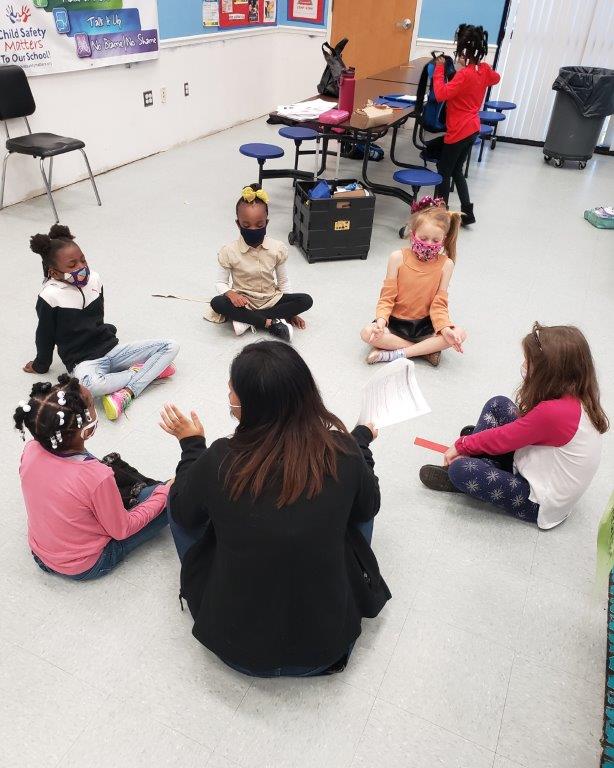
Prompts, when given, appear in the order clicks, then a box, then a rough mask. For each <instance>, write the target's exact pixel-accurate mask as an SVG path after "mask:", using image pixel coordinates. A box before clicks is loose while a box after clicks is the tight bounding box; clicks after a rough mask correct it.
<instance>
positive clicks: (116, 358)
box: [23, 224, 179, 420]
mask: <svg viewBox="0 0 614 768" xmlns="http://www.w3.org/2000/svg"><path fill="white" fill-rule="evenodd" d="M74 239H75V238H74V236H73V235H72V234H71V232H70V230H69V229H68V227H64V226H62V225H60V224H54V225H53V226H52V227H51V229H50V231H49V234H48V235H40V234H39V235H34V236H33V237H32V238H31V239H30V248H31V249H32V250H33V251H34V253H37V254H38V255H39V256H40V257H41V258H42V261H43V275H44V277H45V280H44V282H43V287H42V289H41V291H40V293H39V295H38V301H37V302H36V313H37V315H38V328H37V329H36V357H35V359H34V360H32V361H31V362H29V363H27V364H26V365H25V366H24V369H23V370H24V371H26V372H27V373H47V371H48V370H49V367H50V365H51V361H52V359H53V349H54V347H55V346H57V348H58V354H59V356H60V358H61V360H62V362H63V363H64V365H65V366H66V369H67V370H68V372H69V373H73V374H74V375H75V376H76V377H77V378H78V379H79V380H80V381H81V383H82V384H83V386H85V387H87V388H88V389H89V390H90V392H91V393H92V395H93V396H94V397H99V396H102V404H103V407H104V411H105V413H106V415H107V416H108V417H109V419H111V420H115V419H117V418H118V416H119V415H120V414H121V413H122V412H123V411H125V410H126V408H128V406H129V405H130V404H131V403H132V401H133V399H134V398H135V397H138V396H139V395H140V394H141V392H142V391H143V390H144V389H145V387H147V386H149V384H151V383H152V381H154V380H155V379H164V378H167V377H169V376H172V375H173V374H174V373H175V366H174V365H172V361H173V360H174V359H175V357H176V356H177V353H178V352H179V345H178V344H177V342H175V341H170V340H164V339H157V340H150V341H140V342H136V343H132V344H120V343H119V340H118V338H117V336H116V335H115V334H116V331H117V329H116V328H115V326H113V325H109V324H108V323H105V322H104V295H103V290H102V281H101V279H100V276H99V275H98V273H97V272H92V271H90V268H89V266H88V264H87V261H86V259H85V256H84V255H83V252H82V250H81V249H80V248H79V246H78V245H77V244H76V243H75V242H74Z"/></svg>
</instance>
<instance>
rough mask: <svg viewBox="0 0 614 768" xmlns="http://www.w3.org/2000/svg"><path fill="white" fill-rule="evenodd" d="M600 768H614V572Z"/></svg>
mask: <svg viewBox="0 0 614 768" xmlns="http://www.w3.org/2000/svg"><path fill="white" fill-rule="evenodd" d="M601 743H602V745H603V752H602V754H601V762H600V767H601V768H614V571H611V572H610V584H609V588H608V653H607V660H606V669H605V712H604V715H603V738H602V740H601Z"/></svg>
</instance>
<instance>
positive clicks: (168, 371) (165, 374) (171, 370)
mask: <svg viewBox="0 0 614 768" xmlns="http://www.w3.org/2000/svg"><path fill="white" fill-rule="evenodd" d="M142 367H143V363H139V364H138V365H131V366H130V370H131V371H134V372H135V373H136V372H138V371H140V370H141V368H142ZM176 372H177V368H175V363H170V364H169V365H167V366H166V368H165V369H164V370H163V371H162V373H160V374H158V375H157V376H156V379H168V378H170V377H171V376H174V375H175V373H176Z"/></svg>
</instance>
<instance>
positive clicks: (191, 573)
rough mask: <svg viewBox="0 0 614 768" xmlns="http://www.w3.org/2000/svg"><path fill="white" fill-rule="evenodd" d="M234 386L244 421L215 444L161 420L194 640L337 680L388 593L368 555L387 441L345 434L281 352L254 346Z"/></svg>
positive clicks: (257, 667)
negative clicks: (376, 444)
mask: <svg viewBox="0 0 614 768" xmlns="http://www.w3.org/2000/svg"><path fill="white" fill-rule="evenodd" d="M229 389H230V392H229V401H230V407H231V412H232V413H233V414H234V415H235V416H236V418H237V419H238V420H239V424H238V426H237V428H236V430H235V432H234V434H233V435H232V436H231V437H229V438H223V439H220V440H216V441H215V442H214V443H212V444H211V446H210V447H209V448H207V446H206V443H205V437H204V429H203V427H202V425H201V423H200V421H199V419H198V416H197V415H196V414H195V413H194V412H192V414H191V418H187V417H186V416H184V415H183V414H182V413H181V412H180V411H179V410H178V409H177V408H176V407H175V406H172V405H169V406H167V407H166V408H165V411H164V412H163V413H162V419H163V421H162V423H161V426H162V428H163V429H164V430H165V431H166V432H168V433H169V434H171V435H174V436H175V437H177V438H178V439H179V441H180V443H181V449H182V456H181V461H180V462H179V465H178V467H177V472H176V478H175V483H174V485H173V487H172V491H171V494H170V496H169V519H170V525H171V531H172V533H173V536H174V539H175V544H176V546H177V551H178V554H179V558H180V560H181V562H182V567H181V594H182V597H184V598H185V599H186V600H187V603H188V606H189V608H190V611H191V613H192V616H193V617H194V620H195V624H194V628H193V634H194V636H195V637H196V638H197V639H198V640H199V641H200V642H201V643H203V645H205V646H206V647H207V648H209V650H211V651H213V652H214V653H215V654H217V655H218V656H219V657H220V659H222V661H224V662H225V663H226V664H228V665H229V666H231V667H233V668H234V669H237V670H239V671H240V672H243V673H245V674H248V675H254V676H258V677H277V676H299V677H302V676H310V675H319V674H326V673H329V672H333V671H341V670H342V669H344V668H345V665H346V663H347V659H348V657H349V654H350V652H351V650H352V647H353V645H354V642H355V640H356V638H357V637H358V636H359V634H360V630H361V620H362V618H363V617H365V616H375V615H377V613H379V611H380V610H381V608H382V607H383V605H384V604H385V602H386V601H387V600H388V598H389V597H390V592H389V591H388V588H387V586H386V584H385V583H384V581H383V579H382V578H381V576H380V574H379V571H378V567H377V561H376V560H375V556H374V555H373V552H372V551H371V548H370V541H371V535H372V531H373V518H374V516H375V515H376V514H377V512H378V510H379V506H380V493H379V485H378V480H377V477H376V475H375V474H374V472H373V458H372V455H371V451H370V450H369V443H370V442H371V441H372V440H373V439H374V437H376V435H377V432H376V430H375V429H374V427H372V426H371V425H369V426H358V427H356V429H355V430H354V431H353V432H352V434H351V435H350V434H348V432H347V430H346V429H345V427H344V426H343V424H342V422H341V421H340V420H339V419H338V418H337V417H336V416H334V415H333V414H332V413H330V412H329V411H327V410H326V408H325V407H324V404H323V402H322V399H321V396H320V393H319V391H318V389H317V386H316V384H315V381H314V379H313V377H312V375H311V372H310V370H309V368H308V367H307V365H306V364H305V362H304V361H303V359H302V358H301V357H300V355H299V354H298V353H297V352H296V351H294V350H293V349H292V348H291V347H290V346H288V345H286V344H283V343H281V342H277V341H265V342H260V343H256V344H250V345H248V346H246V347H245V348H244V349H243V350H242V352H240V354H239V355H238V356H237V357H236V358H235V359H234V361H233V363H232V366H231V369H230V382H229Z"/></svg>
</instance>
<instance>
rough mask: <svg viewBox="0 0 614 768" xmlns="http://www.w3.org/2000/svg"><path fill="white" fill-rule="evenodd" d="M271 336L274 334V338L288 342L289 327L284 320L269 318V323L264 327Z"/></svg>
mask: <svg viewBox="0 0 614 768" xmlns="http://www.w3.org/2000/svg"><path fill="white" fill-rule="evenodd" d="M266 330H267V331H268V332H269V333H270V334H271V336H275V338H276V339H281V341H286V342H288V343H289V342H290V338H291V336H290V327H289V326H288V323H286V322H285V320H271V325H269V327H268V328H267V329H266Z"/></svg>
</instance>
